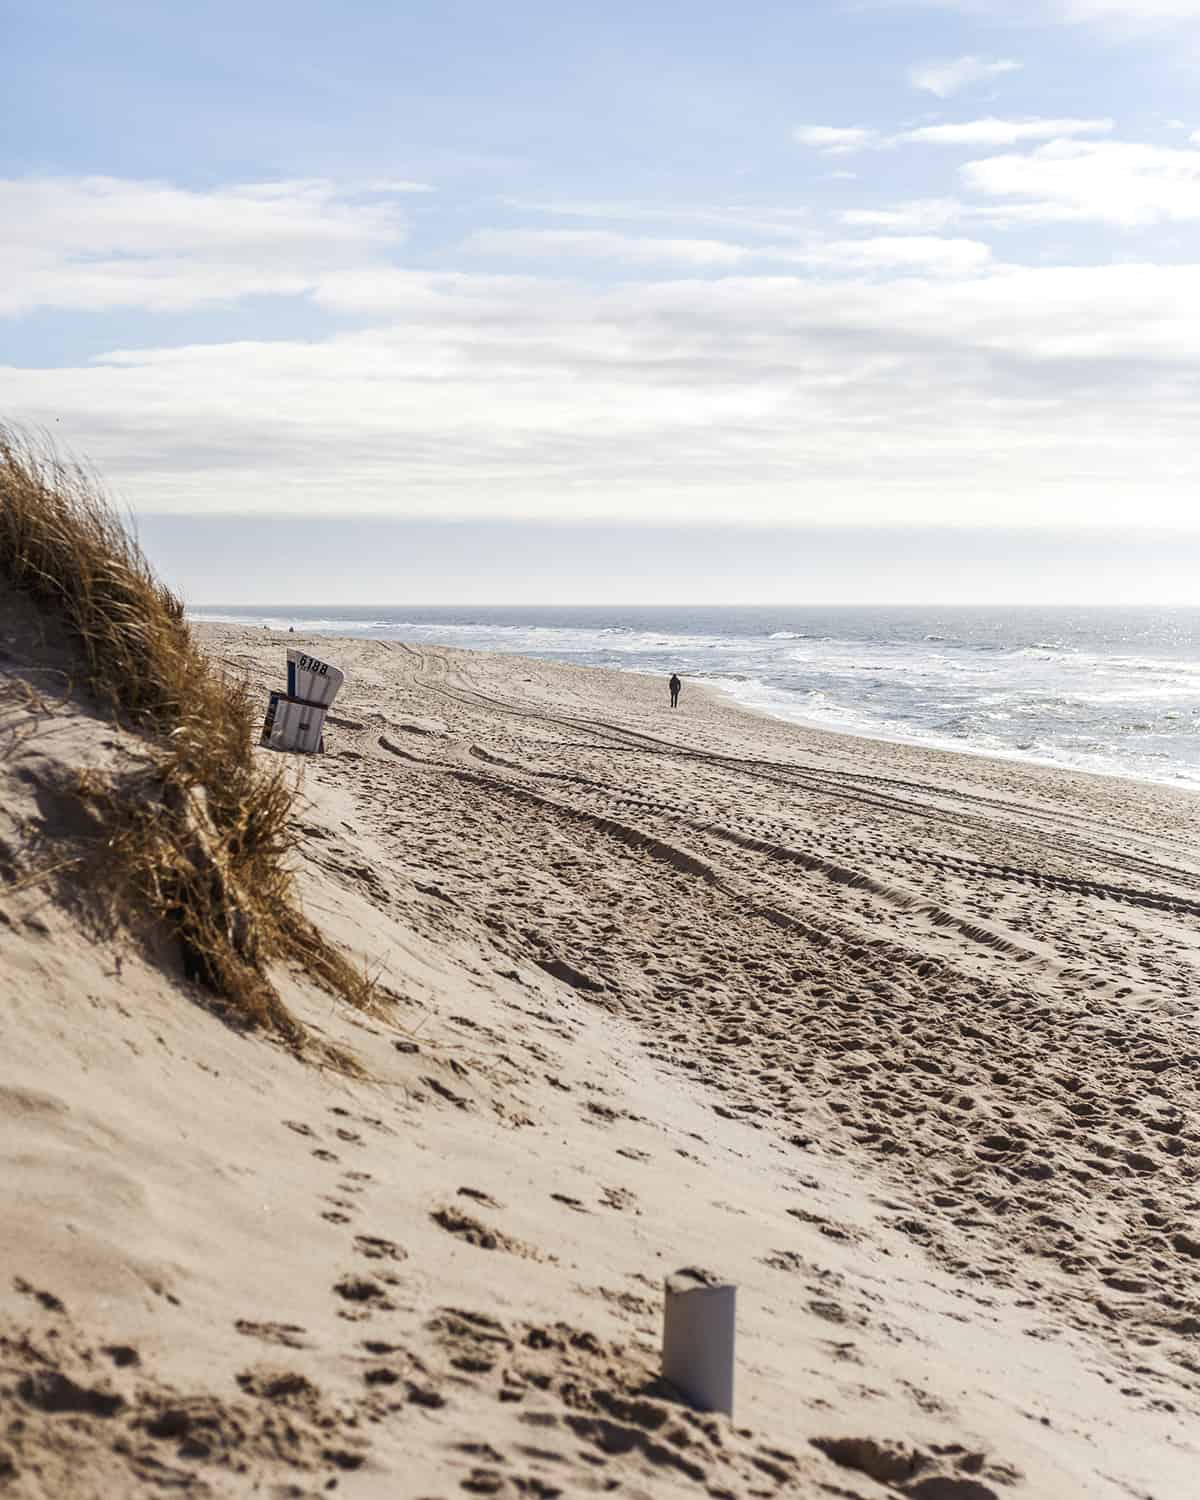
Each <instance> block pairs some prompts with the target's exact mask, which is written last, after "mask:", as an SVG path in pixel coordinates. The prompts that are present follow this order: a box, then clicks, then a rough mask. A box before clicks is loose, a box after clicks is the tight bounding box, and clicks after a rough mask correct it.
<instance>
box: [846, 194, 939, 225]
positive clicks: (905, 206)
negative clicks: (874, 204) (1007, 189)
mask: <svg viewBox="0 0 1200 1500" xmlns="http://www.w3.org/2000/svg"><path fill="white" fill-rule="evenodd" d="M962 212H963V209H962V205H961V204H960V203H958V202H957V201H956V200H955V199H953V198H915V199H913V200H912V201H911V202H909V203H900V204H897V205H895V206H894V207H893V208H848V209H846V210H845V211H844V212H843V213H842V214H841V215H840V216H839V217H840V218H841V221H842V223H843V224H849V225H852V226H853V227H854V228H857V229H899V230H931V229H945V228H946V227H947V225H949V224H953V223H955V222H956V220H958V219H960V218H961V217H962Z"/></svg>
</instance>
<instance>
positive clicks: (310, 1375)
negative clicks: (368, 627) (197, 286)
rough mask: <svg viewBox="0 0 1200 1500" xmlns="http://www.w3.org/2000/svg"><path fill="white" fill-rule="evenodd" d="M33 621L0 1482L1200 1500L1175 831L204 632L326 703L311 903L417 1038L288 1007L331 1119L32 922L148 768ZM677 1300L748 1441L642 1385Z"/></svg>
mask: <svg viewBox="0 0 1200 1500" xmlns="http://www.w3.org/2000/svg"><path fill="white" fill-rule="evenodd" d="M0 623H2V622H0ZM9 623H10V629H9V632H8V634H7V635H5V633H4V632H3V631H0V637H2V639H0V646H2V647H4V649H5V650H6V651H7V657H6V659H5V661H4V666H5V669H6V675H5V677H4V678H3V679H0V681H2V682H3V684H4V688H5V692H4V697H3V699H0V715H2V720H0V727H3V729H4V731H5V733H4V746H5V749H4V754H3V756H0V876H2V877H4V879H5V880H6V882H7V884H5V885H0V996H2V1001H3V1009H2V1012H0V1015H2V1021H3V1035H4V1046H3V1048H2V1049H0V1121H2V1126H0V1162H2V1167H0V1170H2V1181H3V1184H4V1212H3V1214H2V1215H0V1265H2V1266H3V1268H4V1275H3V1277H2V1278H0V1495H3V1496H4V1497H5V1500H8V1497H9V1496H10V1495H11V1496H13V1497H20V1500H32V1497H35V1496H36V1497H51V1496H54V1497H58V1496H72V1497H74V1496H89V1497H90V1496H96V1497H101V1496H103V1497H111V1496H121V1495H135V1494H136V1495H140V1494H143V1493H144V1494H158V1493H160V1492H161V1493H164V1494H165V1493H167V1492H172V1493H182V1494H185V1495H199V1496H208V1495H212V1496H224V1495H237V1496H241V1495H261V1496H268V1495H269V1496H274V1497H281V1500H282V1497H285V1496H290V1497H306V1496H312V1497H315V1496H318V1495H328V1494H337V1495H344V1496H349V1497H360V1496H361V1497H371V1500H374V1497H380V1500H383V1497H388V1500H396V1497H404V1500H408V1497H412V1500H451V1497H454V1496H460V1495H496V1496H502V1497H529V1496H533V1497H542V1500H546V1497H553V1496H558V1495H562V1496H576V1495H589V1494H612V1495H616V1496H619V1497H625V1500H635V1497H654V1500H657V1497H660V1496H662V1497H672V1496H680V1497H683V1496H697V1497H698V1496H711V1497H714V1500H721V1497H736V1500H743V1497H756V1496H800V1497H810V1496H811V1497H817V1496H841V1497H861V1500H870V1497H881V1496H887V1495H890V1496H893V1497H894V1496H896V1495H898V1494H906V1495H916V1496H921V1497H924V1500H946V1497H948V1500H987V1497H998V1496H999V1497H1008V1496H1011V1497H1013V1500H1017V1497H1039V1500H1040V1497H1046V1496H1054V1497H1061V1500H1068V1497H1076V1496H1080V1497H1083V1496H1098V1497H1099V1496H1103V1497H1137V1500H1149V1497H1153V1500H1180V1497H1184V1496H1188V1495H1192V1494H1195V1493H1197V1492H1198V1490H1200V1478H1198V1476H1200V1294H1198V1291H1197V1275H1198V1273H1200V1184H1198V1183H1197V1145H1198V1142H1200V1118H1198V1115H1197V1079H1198V1064H1200V1027H1198V1025H1197V1013H1196V1002H1197V996H1198V995H1200V983H1198V982H1197V977H1198V970H1200V829H1198V827H1197V820H1196V813H1197V810H1198V805H1197V800H1196V798H1195V797H1194V796H1188V795H1185V794H1181V793H1173V792H1171V791H1170V790H1168V789H1165V788H1162V787H1151V786H1147V785H1140V784H1136V783H1133V782H1127V781H1117V780H1109V779H1103V778H1098V777H1089V776H1085V775H1072V774H1069V773H1065V772H1063V771H1061V770H1053V769H1049V768H1041V767H1036V766H1023V765H1019V764H1017V763H1014V762H1001V761H995V760H987V759H982V758H976V757H968V756H954V755H951V754H947V753H942V752H936V751H932V750H924V749H918V748H912V747H906V746H901V745H893V744H882V743H878V742H873V741H867V740H861V739H851V738H845V737H839V736H837V735H832V734H826V733H822V732H819V731H809V730H805V729H802V728H799V727H796V726H794V725H789V724H784V723H781V722H777V721H774V720H771V719H767V718H764V717H760V716H757V715H754V714H751V713H748V712H745V711H743V710H741V709H739V708H737V707H736V706H734V705H732V704H730V703H729V702H728V701H725V700H723V699H721V698H720V697H718V696H717V695H716V694H711V693H707V692H705V691H703V690H701V689H700V688H699V687H697V686H696V685H695V684H692V683H685V685H684V689H683V695H682V699H681V703H680V707H679V709H678V710H677V711H675V712H672V711H671V710H670V709H669V708H668V706H667V691H666V684H665V683H664V682H658V681H651V680H649V679H646V678H641V677H637V676H634V675H631V674H624V673H615V672H607V671H602V670H598V669H577V668H571V667H566V666H559V665H548V664H545V663H540V662H534V661H529V660H523V659H520V658H515V657H506V656H500V655H495V656H492V655H481V654H472V653H466V652H456V651H450V650H440V649H431V648H424V647H423V648H420V649H417V648H414V647H407V646H405V645H402V644H398V643H395V642H389V643H377V642H363V641H353V642H351V641H335V640H330V639H318V638H313V639H311V640H308V639H307V638H305V637H303V636H300V635H275V634H272V633H271V632H268V631H264V630H257V631H252V630H241V629H234V628H226V627H206V628H205V629H204V630H203V632H202V634H203V637H204V639H205V640H206V642H207V643H208V644H209V646H210V649H211V650H212V651H213V653H214V654H215V655H216V656H218V657H219V658H221V659H223V660H225V661H227V662H228V663H229V664H230V665H231V667H233V668H234V669H236V670H238V671H244V672H247V673H248V674H249V676H250V677H251V679H252V680H253V682H254V683H255V685H256V687H257V689H258V690H260V691H261V692H262V695H263V699H264V703H265V696H266V690H267V688H268V687H276V686H280V685H281V682H282V678H283V669H284V651H285V647H287V646H292V645H308V646H310V647H311V648H312V649H313V650H315V651H317V652H319V653H320V654H321V655H323V656H327V657H328V658H329V659H331V660H333V661H335V662H337V663H338V664H339V665H340V666H341V667H342V668H343V669H344V670H345V671H346V673H347V685H346V688H345V689H344V691H343V693H342V695H341V697H340V698H339V699H338V702H337V704H336V706H335V708H334V710H333V712H332V714H331V715H330V718H329V721H328V724H327V730H326V741H327V753H326V754H325V755H324V756H322V757H318V758H313V759H312V760H310V761H306V762H303V763H301V762H299V761H296V762H292V763H289V764H292V765H294V769H295V772H296V774H298V775H301V776H302V777H303V804H302V811H301V819H302V825H303V826H302V834H303V844H302V849H301V854H300V857H299V875H300V882H301V889H302V892H303V895H304V898H305V904H306V909H307V911H308V913H309V915H310V916H311V917H313V918H314V920H316V921H318V922H320V923H321V924H322V926H324V927H325V928H326V929H327V930H328V931H329V932H330V933H331V934H333V935H334V936H335V937H336V938H338V939H339V940H340V941H341V942H342V943H344V944H345V946H346V947H347V948H349V949H350V950H351V951H352V952H353V953H354V954H355V955H356V956H357V957H358V958H359V959H360V960H361V961H363V962H365V963H367V964H369V965H370V967H371V969H372V972H377V973H378V975H379V977H380V982H381V986H382V987H383V991H384V993H385V995H386V997H387V998H388V999H389V1002H390V1003H389V1005H388V1006H387V1007H386V1008H385V1009H384V1010H382V1011H381V1013H380V1014H379V1015H378V1017H363V1016H361V1015H355V1014H350V1013H346V1012H344V1011H342V1010H339V1009H338V1008H336V1007H335V1006H334V1005H333V1004H332V1002H330V1000H329V999H328V998H327V997H326V996H325V995H324V994H323V993H322V992H320V991H319V990H316V989H315V988H313V987H311V986H310V985H309V983H308V982H307V980H306V978H305V976H304V975H303V974H300V973H290V974H282V975H280V976H279V983H280V987H281V990H282V992H283V993H284V996H285V998H286V999H287V1001H288V1003H289V1004H290V1005H291V1006H292V1007H293V1008H294V1010H295V1011H296V1012H297V1014H299V1015H300V1016H301V1017H303V1019H304V1020H305V1021H306V1022H307V1023H308V1024H309V1025H310V1026H312V1027H313V1028H314V1029H315V1030H317V1031H318V1032H320V1033H321V1034H323V1035H325V1036H326V1037H327V1038H328V1039H329V1040H331V1041H336V1042H338V1043H341V1044H343V1045H346V1046H348V1047H350V1048H351V1049H352V1050H353V1051H354V1053H355V1054H356V1056H357V1057H358V1058H359V1060H360V1061H361V1063H362V1064H363V1067H364V1068H365V1069H366V1072H367V1074H368V1078H367V1080H366V1081H355V1080H352V1079H348V1078H346V1077H343V1076H341V1075H339V1074H337V1073H335V1072H332V1071H330V1070H328V1069H320V1068H317V1067H314V1066H312V1065H311V1064H306V1063H302V1062H300V1061H298V1060H297V1059H296V1058H294V1057H293V1056H291V1055H290V1054H289V1053H288V1052H286V1051H285V1050H284V1049H282V1048H281V1047H280V1046H278V1045H275V1044H273V1043H271V1042H269V1041H266V1040H264V1039H262V1038H253V1037H251V1038H247V1037H244V1036H241V1035H239V1034H236V1033H235V1032H233V1031H231V1030H230V1029H228V1028H227V1027H226V1026H224V1025H223V1024H222V1023H221V1022H220V1021H219V1020H218V1019H216V1018H215V1017H214V1016H213V1015H212V1014H211V1013H210V1012H209V1011H208V1010H206V1009H205V1008H204V1006H203V1005H202V1004H198V1003H196V1000H197V997H196V996H195V994H194V993H193V992H192V991H191V990H190V989H189V987H188V986H186V985H185V984H184V983H183V982H182V979H181V978H180V977H179V976H178V975H177V974H175V973H174V971H173V969H172V962H171V958H170V955H169V954H163V955H161V956H160V957H161V962H159V963H154V962H152V961H151V958H150V957H149V956H147V955H146V954H144V953H143V952H142V951H141V950H140V949H136V948H134V947H133V946H132V945H131V944H130V943H129V942H128V941H121V940H118V939H115V938H99V937H97V935H96V934H95V933H94V932H91V931H90V930H88V929H87V928H86V927H85V926H84V925H83V924H82V923H81V922H80V920H79V918H78V917H77V916H76V915H75V914H74V913H73V912H72V910H71V909H70V908H69V906H67V905H64V904H62V903H56V902H54V901H52V900H51V899H50V898H49V896H48V894H47V890H46V888H45V887H43V886H39V885H25V886H22V885H20V884H19V882H20V880H21V879H22V877H23V873H24V872H26V871H28V870H29V869H30V868H32V867H33V860H34V857H35V855H36V854H37V853H38V851H39V850H40V851H42V852H44V851H45V850H46V849H53V847H55V841H56V840H61V839H62V838H63V837H65V836H66V835H68V834H70V832H71V831H72V830H71V827H70V816H71V815H70V811H69V807H68V805H67V803H65V802H64V801H63V800H62V799H61V798H60V797H59V796H58V794H57V792H56V790H55V789H56V787H57V786H58V785H59V784H60V783H61V779H62V776H63V774H64V773H65V772H66V771H68V770H71V769H73V768H78V767H80V766H93V767H99V768H105V767H110V766H112V765H114V764H119V763H123V762H125V761H127V760H128V759H129V758H130V757H131V756H132V757H136V755H137V754H138V745H137V742H136V741H135V740H133V739H132V738H131V737H130V736H128V735H127V734H125V733H124V732H122V731H119V730H117V729H115V728H113V727H112V726H111V725H109V724H107V723H105V722H104V721H103V719H100V718H96V717H92V716H90V715H89V714H88V712H87V711H86V710H85V709H83V708H82V707H80V706H79V705H77V704H75V703H73V702H72V701H71V700H70V699H68V700H67V701H63V700H62V697H61V694H58V695H57V696H56V695H55V693H54V691H53V689H52V687H49V686H48V685H47V684H48V683H49V682H51V681H52V679H51V678H50V677H48V676H46V675H44V662H45V661H48V660H49V658H38V661H39V662H41V663H42V665H41V666H38V665H37V664H36V663H35V666H36V670H35V666H31V665H30V663H31V662H32V661H33V658H34V656H35V655H36V651H35V645H34V643H32V642H29V641H27V640H18V639H17V637H16V635H15V634H14V632H15V631H16V628H17V627H16V625H15V624H13V623H12V622H9ZM45 649H48V648H44V647H38V648H37V650H43V651H44V650H45ZM38 671H43V675H42V676H38V675H37V672H38ZM23 684H29V685H30V687H25V686H23ZM33 686H36V689H37V691H36V692H34V691H32V690H31V688H32V687H33ZM264 754H265V752H264ZM686 1266H700V1267H703V1268H707V1269H709V1270H711V1271H713V1272H715V1273H717V1274H719V1275H720V1276H722V1277H725V1278H728V1279H730V1280H731V1281H733V1282H735V1283H736V1284H737V1286H738V1288H739V1291H738V1299H739V1300H738V1346H737V1386H736V1410H735V1414H734V1417H733V1419H732V1421H731V1420H730V1419H728V1418H726V1417H724V1416H712V1415H703V1414H699V1413H695V1412H692V1411H690V1410H689V1409H688V1408H687V1407H685V1406H683V1405H682V1404H680V1403H679V1402H678V1401H677V1400H674V1399H672V1394H671V1393H670V1392H669V1391H664V1390H663V1388H662V1387H661V1386H660V1385H659V1384H657V1383H656V1376H657V1371H658V1349H659V1338H660V1328H661V1316H662V1282H663V1278H664V1276H665V1275H667V1274H669V1273H670V1272H673V1271H675V1270H676V1269H678V1268H680V1267H686Z"/></svg>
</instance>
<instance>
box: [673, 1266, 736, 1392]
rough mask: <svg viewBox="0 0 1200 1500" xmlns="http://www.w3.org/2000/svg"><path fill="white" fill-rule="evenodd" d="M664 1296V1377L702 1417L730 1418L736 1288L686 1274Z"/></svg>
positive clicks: (677, 1277)
mask: <svg viewBox="0 0 1200 1500" xmlns="http://www.w3.org/2000/svg"><path fill="white" fill-rule="evenodd" d="M663 1291H664V1296H663V1352H662V1372H663V1377H664V1378H665V1379H666V1380H669V1381H670V1382H671V1384H672V1385H673V1386H674V1387H675V1388H676V1389H677V1390H678V1391H679V1392H680V1393H681V1394H682V1395H683V1396H684V1397H686V1399H687V1400H688V1401H689V1402H690V1403H691V1405H693V1406H696V1407H699V1408H700V1410H701V1411H723V1412H727V1413H728V1414H729V1415H730V1416H732V1415H733V1345H734V1333H735V1324H736V1321H737V1287H736V1286H732V1285H731V1284H730V1283H729V1282H723V1281H718V1280H717V1279H716V1277H714V1276H710V1275H709V1274H708V1273H707V1272H705V1271H695V1270H690V1269H689V1270H683V1271H676V1272H675V1274H674V1275H673V1276H668V1277H667V1279H666V1282H665V1284H664V1288H663Z"/></svg>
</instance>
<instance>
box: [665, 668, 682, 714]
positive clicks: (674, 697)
mask: <svg viewBox="0 0 1200 1500" xmlns="http://www.w3.org/2000/svg"><path fill="white" fill-rule="evenodd" d="M667 686H668V687H669V688H670V689H671V707H672V708H675V707H676V705H677V704H678V703H679V689H680V688H681V687H682V686H683V683H682V682H680V680H679V678H678V677H676V675H675V673H674V672H672V673H671V680H670V682H668V683H667Z"/></svg>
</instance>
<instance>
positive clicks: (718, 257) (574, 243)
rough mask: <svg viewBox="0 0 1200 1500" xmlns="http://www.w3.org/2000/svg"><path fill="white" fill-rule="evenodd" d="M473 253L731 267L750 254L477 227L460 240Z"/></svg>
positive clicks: (721, 247) (606, 235)
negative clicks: (578, 257) (670, 262)
mask: <svg viewBox="0 0 1200 1500" xmlns="http://www.w3.org/2000/svg"><path fill="white" fill-rule="evenodd" d="M463 249H465V250H467V251H469V252H470V253H472V254H477V255H514V256H521V257H525V258H531V259H545V258H555V259H557V258H559V257H562V256H583V257H584V258H586V259H589V260H592V259H594V260H619V261H628V262H632V263H645V262H654V261H679V262H682V263H684V264H687V265H693V266H733V265H736V264H737V263H738V262H739V261H742V260H745V259H746V257H747V255H748V254H749V253H750V252H749V251H748V250H747V249H746V248H745V247H743V246H741V245H730V244H727V243H725V242H724V241H723V240H690V239H689V240H684V239H658V238H652V237H649V236H647V237H644V238H643V237H641V236H638V235H628V234H615V233H613V232H611V231H609V230H604V229H479V230H476V231H475V233H474V234H470V235H468V236H467V238H466V239H465V240H464V241H463Z"/></svg>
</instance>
